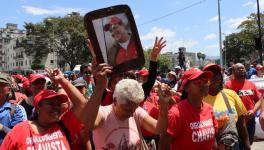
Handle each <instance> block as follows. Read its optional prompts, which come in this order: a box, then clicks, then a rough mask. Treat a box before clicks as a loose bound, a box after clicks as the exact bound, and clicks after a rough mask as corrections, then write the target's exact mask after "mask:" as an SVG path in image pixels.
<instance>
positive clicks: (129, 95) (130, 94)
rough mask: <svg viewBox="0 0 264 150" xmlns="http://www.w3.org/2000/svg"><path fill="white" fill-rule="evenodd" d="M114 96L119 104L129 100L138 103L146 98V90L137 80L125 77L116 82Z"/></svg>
mask: <svg viewBox="0 0 264 150" xmlns="http://www.w3.org/2000/svg"><path fill="white" fill-rule="evenodd" d="M113 97H114V98H115V99H116V101H117V103H119V104H126V101H127V100H129V101H132V102H134V103H137V104H138V103H140V102H142V101H143V100H144V90H143V88H142V86H141V85H140V84H139V83H138V82H137V81H136V80H133V79H123V80H120V81H119V82H118V83H117V84H116V87H115V91H114V94H113Z"/></svg>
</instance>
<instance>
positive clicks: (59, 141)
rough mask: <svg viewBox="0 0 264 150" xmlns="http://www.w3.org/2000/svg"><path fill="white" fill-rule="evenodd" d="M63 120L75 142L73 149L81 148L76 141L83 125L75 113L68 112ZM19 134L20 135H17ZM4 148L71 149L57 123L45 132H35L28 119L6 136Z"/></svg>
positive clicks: (30, 149) (6, 149) (2, 146)
mask: <svg viewBox="0 0 264 150" xmlns="http://www.w3.org/2000/svg"><path fill="white" fill-rule="evenodd" d="M62 121H63V123H64V125H65V127H66V128H67V129H68V131H69V132H70V135H71V139H72V142H73V149H79V146H78V145H77V143H76V141H78V139H77V138H78V133H79V132H80V130H81V129H82V128H83V125H82V124H81V122H80V121H79V120H77V118H76V117H75V116H74V114H73V113H72V112H71V111H69V112H67V113H66V114H65V115H64V116H63V118H62ZM17 135H19V136H17ZM0 149H3V150H8V149H25V150H33V149H66V150H69V149H70V147H69V144H68V142H67V139H66V135H65V134H64V132H63V131H62V130H61V128H60V127H59V125H58V124H57V123H54V124H53V125H52V127H51V128H50V129H49V130H48V131H46V132H45V133H43V134H35V133H34V131H33V130H32V128H31V127H30V126H29V124H28V121H24V122H22V123H20V124H18V125H16V126H15V127H14V128H13V129H12V130H11V131H10V132H9V133H8V134H7V135H6V137H5V139H4V141H3V143H2V145H1V148H0Z"/></svg>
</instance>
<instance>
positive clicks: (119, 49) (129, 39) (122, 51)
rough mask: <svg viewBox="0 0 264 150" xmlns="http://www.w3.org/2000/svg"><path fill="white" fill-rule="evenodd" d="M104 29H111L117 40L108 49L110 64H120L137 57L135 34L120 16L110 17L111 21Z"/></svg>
mask: <svg viewBox="0 0 264 150" xmlns="http://www.w3.org/2000/svg"><path fill="white" fill-rule="evenodd" d="M104 31H105V32H107V31H109V32H110V34H111V35H112V37H113V38H114V40H115V43H114V44H113V46H112V47H110V48H109V49H108V50H107V57H108V64H110V65H112V66H114V65H119V64H121V63H123V62H125V61H128V60H131V59H134V58H137V50H136V46H135V42H134V39H133V36H132V35H131V33H130V32H129V30H128V29H127V26H126V25H125V24H124V22H123V21H122V20H121V19H120V18H119V17H117V16H112V17H110V18H109V22H108V23H107V24H105V25H104Z"/></svg>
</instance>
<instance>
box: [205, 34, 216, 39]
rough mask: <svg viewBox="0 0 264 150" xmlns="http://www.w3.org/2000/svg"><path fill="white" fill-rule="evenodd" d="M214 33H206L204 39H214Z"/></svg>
mask: <svg viewBox="0 0 264 150" xmlns="http://www.w3.org/2000/svg"><path fill="white" fill-rule="evenodd" d="M215 38H216V35H215V34H214V33H211V34H208V35H206V36H205V37H204V40H212V39H215Z"/></svg>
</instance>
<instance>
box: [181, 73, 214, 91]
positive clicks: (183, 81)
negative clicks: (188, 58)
mask: <svg viewBox="0 0 264 150" xmlns="http://www.w3.org/2000/svg"><path fill="white" fill-rule="evenodd" d="M202 75H204V76H205V77H206V78H211V77H212V76H213V73H212V72H211V71H202V70H200V69H197V68H190V69H189V70H187V71H185V72H184V74H183V76H182V77H181V86H180V87H179V90H178V91H179V92H182V91H183V89H184V87H185V85H186V84H187V83H188V81H191V80H194V79H196V78H198V77H200V76H202Z"/></svg>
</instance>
